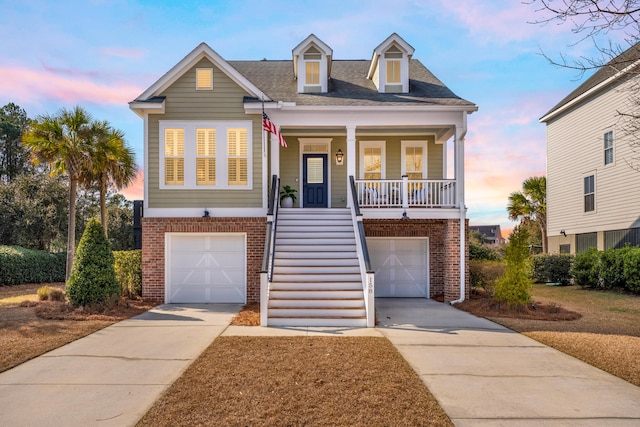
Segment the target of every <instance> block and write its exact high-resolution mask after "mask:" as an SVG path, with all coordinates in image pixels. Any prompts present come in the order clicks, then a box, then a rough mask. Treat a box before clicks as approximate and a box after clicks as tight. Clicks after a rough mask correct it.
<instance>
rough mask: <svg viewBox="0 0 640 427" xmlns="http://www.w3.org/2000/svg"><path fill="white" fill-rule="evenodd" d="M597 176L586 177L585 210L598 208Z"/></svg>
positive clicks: (591, 210)
mask: <svg viewBox="0 0 640 427" xmlns="http://www.w3.org/2000/svg"><path fill="white" fill-rule="evenodd" d="M595 188H596V187H595V176H594V175H589V176H585V177H584V211H585V212H593V211H594V210H595V208H596V194H595V193H596V190H595Z"/></svg>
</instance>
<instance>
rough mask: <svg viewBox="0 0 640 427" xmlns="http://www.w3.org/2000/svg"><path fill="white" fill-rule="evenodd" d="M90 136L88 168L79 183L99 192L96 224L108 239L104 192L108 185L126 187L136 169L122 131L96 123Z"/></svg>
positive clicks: (102, 123)
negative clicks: (98, 214) (91, 149)
mask: <svg viewBox="0 0 640 427" xmlns="http://www.w3.org/2000/svg"><path fill="white" fill-rule="evenodd" d="M93 134H94V138H95V139H94V144H93V151H92V153H91V158H90V163H91V165H90V168H89V169H87V171H86V174H85V176H84V177H83V181H84V182H85V185H87V186H93V185H95V187H96V188H97V189H98V191H99V193H100V222H101V223H102V227H103V228H104V234H105V235H106V236H108V235H109V232H108V214H107V190H108V189H109V187H110V186H112V187H114V188H115V189H117V190H120V189H122V188H124V187H126V186H127V185H129V184H130V183H131V182H132V181H133V180H134V179H135V177H136V173H137V171H138V170H137V166H136V160H135V154H134V152H133V150H132V149H131V148H130V147H129V146H127V144H126V143H125V141H124V134H123V133H122V131H120V130H117V129H113V128H112V127H111V126H110V125H109V123H108V122H98V123H96V124H95V127H94V130H93Z"/></svg>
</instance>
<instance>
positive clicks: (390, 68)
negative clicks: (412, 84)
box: [387, 59, 401, 84]
mask: <svg viewBox="0 0 640 427" xmlns="http://www.w3.org/2000/svg"><path fill="white" fill-rule="evenodd" d="M387 83H391V84H399V83H401V81H400V60H399V59H393V60H391V59H387Z"/></svg>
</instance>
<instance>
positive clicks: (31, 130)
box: [22, 106, 96, 279]
mask: <svg viewBox="0 0 640 427" xmlns="http://www.w3.org/2000/svg"><path fill="white" fill-rule="evenodd" d="M95 123H96V122H95V121H94V120H93V118H92V117H91V115H90V114H89V113H88V112H86V111H85V110H84V109H82V108H81V107H79V106H76V107H75V108H74V109H72V110H68V109H65V108H63V109H61V110H60V111H59V112H58V113H57V114H56V115H42V116H39V117H38V118H37V119H36V120H34V121H32V122H30V123H29V125H28V128H27V130H26V132H25V133H24V135H23V138H22V141H23V143H24V145H25V146H26V147H27V148H29V150H30V151H31V153H32V154H33V156H34V159H35V161H36V163H39V162H41V163H47V164H49V167H50V174H51V175H52V176H55V175H66V176H67V177H68V178H69V227H68V232H67V273H66V278H67V279H68V278H69V276H70V274H71V268H72V266H73V257H74V252H75V228H76V223H75V220H76V193H77V190H78V182H79V180H80V179H81V177H82V173H83V171H85V170H86V169H87V167H88V165H89V159H90V155H91V152H92V150H93V147H92V142H93V140H94V138H95V133H94V132H95Z"/></svg>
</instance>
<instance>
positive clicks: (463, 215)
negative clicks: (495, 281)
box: [449, 114, 467, 305]
mask: <svg viewBox="0 0 640 427" xmlns="http://www.w3.org/2000/svg"><path fill="white" fill-rule="evenodd" d="M466 135H467V115H466V114H463V115H462V129H461V130H460V137H459V138H457V139H459V140H460V141H462V143H461V145H462V149H461V150H460V153H459V159H458V161H459V164H460V167H461V168H462V170H463V171H464V137H465V136H466ZM462 178H463V179H462V182H463V185H464V172H463V177H462ZM460 193H461V197H460V298H458V299H457V300H455V301H451V302H450V303H449V304H451V305H454V304H458V303H460V302H462V301H464V299H465V280H466V276H465V270H466V262H465V261H466V259H465V255H466V246H465V224H466V221H465V220H466V213H467V211H466V208H465V205H464V187H463V188H462V191H461V192H460Z"/></svg>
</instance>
